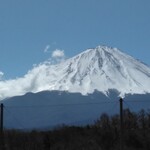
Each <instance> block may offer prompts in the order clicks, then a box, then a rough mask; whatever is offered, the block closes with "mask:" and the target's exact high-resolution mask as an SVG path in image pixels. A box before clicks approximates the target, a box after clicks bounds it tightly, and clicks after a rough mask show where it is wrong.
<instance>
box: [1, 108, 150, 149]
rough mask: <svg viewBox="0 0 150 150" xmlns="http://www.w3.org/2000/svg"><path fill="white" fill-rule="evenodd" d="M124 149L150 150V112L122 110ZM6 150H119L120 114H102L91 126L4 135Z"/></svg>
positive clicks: (8, 132) (12, 131)
mask: <svg viewBox="0 0 150 150" xmlns="http://www.w3.org/2000/svg"><path fill="white" fill-rule="evenodd" d="M123 114H124V137H123V138H124V139H123V141H124V150H150V111H144V110H141V111H140V112H138V113H134V112H131V111H130V110H129V109H126V110H124V113H123ZM4 137H5V139H4V140H5V149H6V150H119V148H120V118H119V115H113V116H108V115H107V114H102V115H101V117H100V118H99V119H98V120H97V121H95V123H94V124H93V125H88V126H85V127H75V126H62V127H60V128H57V129H54V130H51V131H31V132H23V131H17V130H9V131H5V132H4Z"/></svg>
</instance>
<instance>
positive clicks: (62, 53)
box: [52, 49, 65, 58]
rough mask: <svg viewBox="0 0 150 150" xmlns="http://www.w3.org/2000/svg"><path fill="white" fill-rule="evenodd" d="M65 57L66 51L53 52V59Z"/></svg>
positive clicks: (57, 50)
mask: <svg viewBox="0 0 150 150" xmlns="http://www.w3.org/2000/svg"><path fill="white" fill-rule="evenodd" d="M64 56H65V54H64V50H60V49H56V50H54V51H53V52H52V58H63V57H64Z"/></svg>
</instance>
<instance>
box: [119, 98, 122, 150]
mask: <svg viewBox="0 0 150 150" xmlns="http://www.w3.org/2000/svg"><path fill="white" fill-rule="evenodd" d="M120 150H123V99H122V98H120Z"/></svg>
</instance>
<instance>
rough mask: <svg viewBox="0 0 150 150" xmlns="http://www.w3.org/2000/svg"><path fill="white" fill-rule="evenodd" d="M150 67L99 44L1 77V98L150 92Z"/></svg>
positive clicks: (121, 94)
mask: <svg viewBox="0 0 150 150" xmlns="http://www.w3.org/2000/svg"><path fill="white" fill-rule="evenodd" d="M149 85H150V68H149V67H148V66H146V65H145V64H143V63H141V62H140V61H138V60H136V59H134V58H133V57H131V56H129V55H127V54H125V53H123V52H121V51H119V50H118V49H117V48H110V47H106V46H98V47H96V48H94V49H88V50H86V51H84V52H82V53H80V54H79V55H77V56H74V57H72V58H70V59H67V60H65V61H63V62H61V63H59V64H57V65H51V64H50V63H43V64H40V65H38V66H36V67H34V68H33V69H32V70H30V71H29V72H28V73H27V74H26V75H25V76H24V77H23V78H19V79H16V80H9V81H0V89H1V90H0V98H1V99H3V98H6V97H10V96H15V95H22V94H25V93H27V92H39V91H44V90H49V91H52V90H58V91H68V92H73V93H82V94H83V95H87V94H89V93H93V92H94V91H95V90H97V91H100V92H102V93H104V94H106V95H107V92H109V90H111V89H114V90H117V91H118V92H119V93H120V96H124V95H125V94H129V93H130V94H134V93H136V94H143V93H150V88H149Z"/></svg>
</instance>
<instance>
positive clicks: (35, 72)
mask: <svg viewBox="0 0 150 150" xmlns="http://www.w3.org/2000/svg"><path fill="white" fill-rule="evenodd" d="M64 57H65V55H64V51H63V50H58V49H57V50H55V51H53V55H52V58H50V60H49V61H46V62H44V63H40V64H39V65H36V64H34V65H33V68H32V69H31V70H29V71H28V73H27V74H25V75H24V76H23V77H21V78H16V79H11V80H1V79H2V77H3V75H4V73H3V72H1V71H0V100H2V99H5V98H8V97H12V96H16V95H23V94H25V93H28V92H33V93H34V92H39V91H43V90H49V89H53V88H54V87H53V86H54V85H51V84H50V83H51V82H54V83H55V82H57V80H56V77H57V76H58V72H57V70H56V68H55V67H56V65H53V64H55V63H52V61H54V62H58V60H59V61H61V60H63V59H64ZM51 60H52V61H51Z"/></svg>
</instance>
